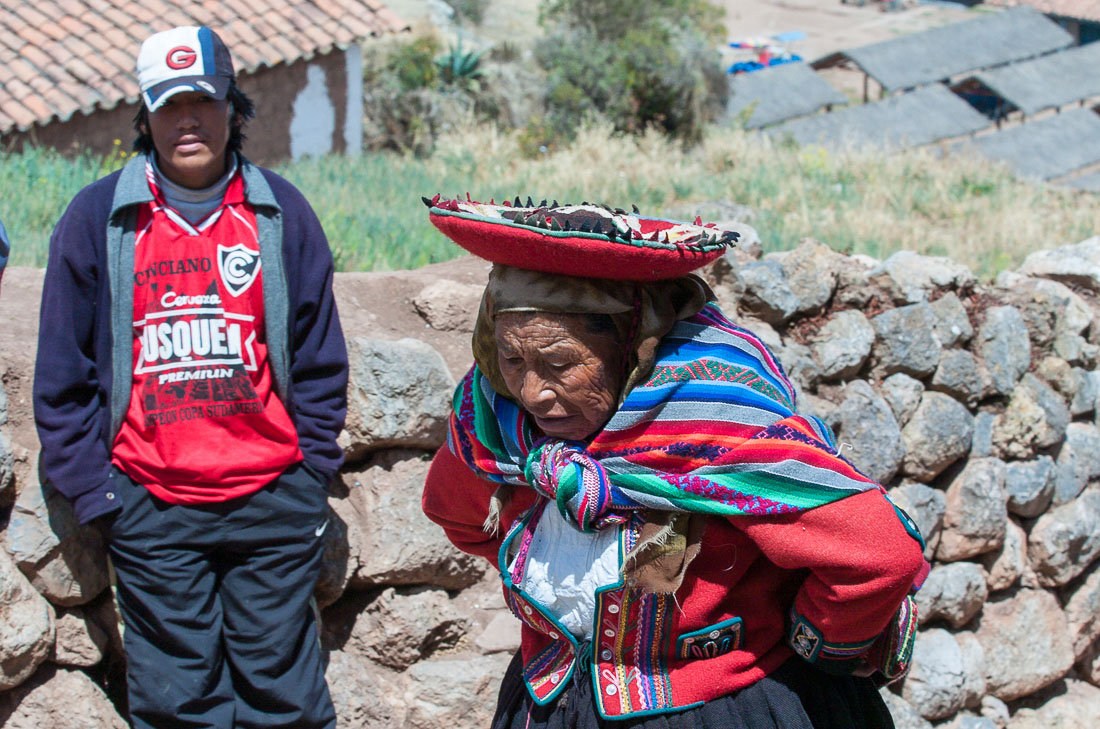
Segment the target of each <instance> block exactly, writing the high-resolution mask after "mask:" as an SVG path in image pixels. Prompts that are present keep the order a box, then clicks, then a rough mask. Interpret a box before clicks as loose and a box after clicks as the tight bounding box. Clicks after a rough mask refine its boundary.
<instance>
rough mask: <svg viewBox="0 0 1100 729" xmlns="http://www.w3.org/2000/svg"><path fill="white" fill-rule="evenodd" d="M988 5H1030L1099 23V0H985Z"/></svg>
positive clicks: (1067, 16)
mask: <svg viewBox="0 0 1100 729" xmlns="http://www.w3.org/2000/svg"><path fill="white" fill-rule="evenodd" d="M986 2H987V3H988V4H990V5H1000V6H1001V7H1006V8H1009V7H1014V6H1016V5H1030V6H1031V7H1033V8H1035V9H1036V10H1038V11H1039V12H1040V13H1046V14H1048V15H1057V16H1059V17H1062V18H1073V19H1075V20H1091V21H1093V22H1098V23H1100V0H986Z"/></svg>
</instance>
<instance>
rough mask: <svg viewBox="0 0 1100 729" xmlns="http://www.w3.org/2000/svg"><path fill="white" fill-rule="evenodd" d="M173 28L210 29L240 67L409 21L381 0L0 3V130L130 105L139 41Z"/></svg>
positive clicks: (297, 55)
mask: <svg viewBox="0 0 1100 729" xmlns="http://www.w3.org/2000/svg"><path fill="white" fill-rule="evenodd" d="M177 25H208V26H210V27H212V28H214V29H215V30H216V31H217V32H218V35H220V36H221V37H222V39H223V40H224V41H225V43H226V45H227V46H229V48H230V51H231V52H232V54H233V62H234V64H235V67H236V70H237V72H238V73H240V72H242V71H243V72H246V73H251V72H253V71H255V70H257V69H259V68H263V67H267V66H274V65H275V64H278V63H285V64H291V63H294V62H295V61H298V60H301V59H309V58H312V57H313V56H315V55H317V54H324V53H328V52H329V51H331V50H332V49H333V48H340V49H344V48H347V47H348V46H349V45H350V44H352V43H355V42H356V41H359V40H361V39H363V38H366V37H369V36H378V35H382V34H384V33H388V32H395V31H399V30H403V29H405V28H407V27H408V26H407V24H406V23H405V22H404V21H403V20H401V19H400V18H399V17H398V16H397V15H395V14H394V13H393V12H392V11H390V10H389V9H388V8H387V7H386V6H385V5H384V4H383V3H382V2H381V0H235V2H215V1H214V0H193V1H191V2H170V1H169V0H140V1H139V0H4V3H3V5H2V7H0V134H4V133H7V132H12V131H26V130H27V129H29V128H30V127H31V126H32V125H34V124H46V123H48V122H50V121H53V120H54V119H57V120H60V121H67V120H68V119H69V118H70V117H72V115H73V114H75V113H76V112H78V111H80V112H83V113H85V114H89V113H91V112H92V111H94V110H95V109H97V108H102V109H111V108H113V107H115V106H116V105H118V104H119V103H120V102H123V101H125V102H129V103H133V102H136V101H137V99H138V86H137V80H136V78H135V74H134V65H135V62H136V59H137V51H138V48H139V47H140V46H141V42H142V41H143V40H145V38H147V37H148V36H149V35H151V34H152V33H156V32H158V31H161V30H167V29H168V28H171V27H174V26H177Z"/></svg>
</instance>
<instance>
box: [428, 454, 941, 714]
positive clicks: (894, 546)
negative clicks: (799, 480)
mask: <svg viewBox="0 0 1100 729" xmlns="http://www.w3.org/2000/svg"><path fill="white" fill-rule="evenodd" d="M495 487H496V484H493V483H491V482H489V481H485V480H483V479H481V478H479V477H478V476H476V475H475V474H474V473H473V472H472V471H471V470H470V469H469V468H467V467H466V465H465V464H463V463H462V462H461V461H460V460H459V459H458V458H456V457H455V456H454V455H453V454H452V453H451V452H450V451H449V450H448V449H447V448H446V447H444V448H442V449H440V451H439V452H438V453H437V454H436V456H435V459H434V461H433V462H432V467H431V470H430V471H429V473H428V478H427V481H426V483H425V485H424V496H423V507H424V513H425V514H427V516H428V518H430V519H431V520H432V521H434V522H436V523H437V524H439V525H440V526H442V527H443V529H444V531H445V532H446V533H447V537H448V538H449V539H450V540H451V542H452V543H453V544H454V545H455V546H456V547H458V548H459V549H461V550H463V551H465V552H469V553H471V554H477V555H481V556H483V557H485V558H486V559H488V560H490V561H492V562H493V563H494V564H496V565H497V566H498V569H500V571H501V578H502V580H503V582H504V593H505V599H506V601H507V602H508V604H509V607H510V608H511V609H512V611H513V612H514V613H515V614H516V615H517V617H518V618H519V619H520V620H521V621H522V622H523V633H522V647H521V650H522V653H523V660H524V665H525V668H524V678H525V681H526V683H527V686H528V690H529V691H530V692H531V695H532V697H533V698H534V699H535V701H536V702H537V703H540V704H545V703H548V702H550V701H552V700H553V699H555V698H556V697H557V696H558V694H560V692H561V690H563V689H564V687H565V686H566V685H568V683H569V679H570V677H571V675H572V672H573V671H574V670H576V666H577V661H576V660H575V659H576V647H577V641H576V639H575V638H574V637H573V636H572V635H570V634H569V632H568V631H567V630H564V629H563V628H562V627H561V626H560V625H559V624H558V623H557V622H556V620H555V619H554V618H553V616H552V615H551V614H550V613H549V612H548V611H546V610H544V609H543V608H542V607H541V606H539V605H538V604H537V603H535V602H534V601H533V600H531V599H530V598H528V597H527V596H526V595H525V594H524V593H523V592H522V591H521V590H519V588H518V587H517V586H515V585H513V584H512V581H511V578H510V576H509V575H508V572H507V569H506V567H507V565H506V564H505V563H504V561H503V560H502V559H501V555H502V554H503V553H504V552H506V551H507V546H508V543H509V542H510V541H512V540H514V539H516V538H517V537H518V535H519V534H520V533H521V532H522V528H521V527H522V521H520V522H519V523H516V522H517V520H522V519H523V517H530V516H531V514H530V511H531V507H532V506H535V505H536V502H537V500H538V497H537V496H536V494H535V493H534V492H533V491H532V490H530V489H525V488H517V489H515V490H514V495H513V498H512V500H511V502H510V503H509V504H508V505H507V506H506V507H505V509H504V513H503V514H502V519H501V523H502V524H513V528H512V529H510V530H508V532H507V533H502V534H498V535H495V536H494V535H492V534H489V533H487V532H485V531H483V529H482V524H483V523H484V521H485V518H486V515H487V514H488V508H489V499H490V496H491V495H492V493H493V491H494V489H495ZM627 528H632V527H630V526H628V527H627ZM925 569H926V563H925V561H924V558H923V555H922V554H921V547H920V545H919V544H918V543H917V542H916V541H915V540H914V539H913V538H912V537H911V536H910V535H909V534H908V532H907V531H906V529H905V527H904V526H903V524H902V523H901V521H900V520H899V518H898V515H897V513H896V512H895V510H894V507H893V505H892V504H891V503H890V502H889V501H887V499H886V498H885V497H884V496H883V495H882V494H881V493H880V492H879V491H877V490H873V491H867V492H864V493H861V494H858V495H855V496H851V497H848V498H846V499H842V500H841V501H837V502H834V503H832V504H828V505H825V506H820V507H817V508H815V509H811V510H808V511H803V512H801V513H798V514H791V515H785V516H775V517H766V518H763V517H732V518H729V519H720V518H717V517H715V518H712V519H709V520H708V523H707V526H706V529H705V531H704V533H703V538H702V544H701V550H700V553H699V556H698V557H696V559H695V560H694V561H692V563H691V565H690V566H689V568H688V571H687V574H686V576H685V578H684V581H683V583H682V584H681V586H680V589H679V590H677V592H676V593H675V595H673V596H669V595H661V594H650V595H646V594H643V593H642V592H641V591H640V590H638V589H637V588H628V587H626V586H625V585H623V584H621V583H619V584H616V585H609V586H606V587H603V588H600V589H598V590H597V599H596V617H595V620H596V625H597V626H598V629H597V631H596V633H595V635H594V636H593V639H592V640H593V644H592V656H591V661H588V660H583V661H582V662H581V663H582V665H585V666H587V665H589V663H590V668H589V669H588V670H590V671H591V680H592V681H593V686H594V694H595V696H596V697H597V702H598V704H599V706H598V707H597V708H598V710H599V713H600V715H601V716H603V717H605V718H609V719H618V718H627V717H628V716H639V715H642V714H647V713H661V712H667V711H677V710H682V709H685V708H688V707H690V706H693V705H697V704H699V703H702V702H705V701H709V700H711V699H715V698H718V697H719V696H723V695H726V694H729V693H732V692H734V691H737V690H739V689H741V688H744V687H745V686H748V685H750V684H752V683H753V682H755V681H758V680H759V679H761V678H763V677H764V676H766V675H767V674H769V673H770V672H772V671H773V670H775V669H776V668H778V667H779V666H780V665H782V664H783V663H784V662H785V661H786V660H787V659H788V658H790V657H791V655H792V653H794V652H795V651H794V650H792V648H791V645H797V646H798V647H799V651H798V652H799V653H800V654H801V655H802V656H803V657H804V658H806V659H807V660H810V661H812V662H815V663H818V664H820V665H822V666H823V667H825V668H826V670H829V667H830V666H832V668H833V670H836V669H842V668H845V667H850V666H851V665H852V662H853V661H854V660H858V658H859V656H861V655H862V654H863V653H864V652H866V651H867V649H868V648H869V647H870V645H871V643H872V642H873V641H874V639H875V638H876V637H877V636H878V634H879V633H880V632H882V631H883V629H884V628H885V627H886V625H887V624H888V623H889V622H890V620H891V618H893V616H894V614H895V612H896V611H897V609H898V605H899V604H900V603H901V602H902V601H903V600H904V598H905V596H906V595H907V593H908V592H909V590H910V588H911V587H912V585H913V582H914V579H915V578H916V577H917V576H918V575H919V574H920V573H921V572H922V571H924V570H925ZM584 658H585V659H587V658H588V657H587V656H586V657H584Z"/></svg>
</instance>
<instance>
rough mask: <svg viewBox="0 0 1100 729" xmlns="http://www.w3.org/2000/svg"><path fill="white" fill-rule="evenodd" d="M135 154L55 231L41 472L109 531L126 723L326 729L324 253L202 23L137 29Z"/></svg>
mask: <svg viewBox="0 0 1100 729" xmlns="http://www.w3.org/2000/svg"><path fill="white" fill-rule="evenodd" d="M137 66H138V81H139V84H140V87H141V91H142V99H143V105H142V108H141V110H140V111H139V113H138V115H137V117H136V119H135V126H136V128H137V130H138V133H139V136H138V139H137V141H136V142H135V147H136V148H137V151H138V152H140V154H139V155H137V156H136V157H134V159H132V160H131V161H130V162H129V163H128V164H127V165H126V167H125V168H124V169H122V170H121V171H119V172H116V173H114V174H112V175H109V176H108V177H105V178H104V179H102V180H99V181H98V182H95V183H93V184H92V185H89V186H88V187H87V188H85V189H84V190H83V191H81V192H80V193H79V194H78V195H77V196H76V198H75V199H74V200H73V201H72V203H71V204H70V205H69V208H68V210H67V211H66V212H65V214H64V216H63V217H62V218H61V221H60V222H59V223H58V225H57V228H56V229H55V230H54V233H53V237H52V239H51V241H50V257H49V265H48V267H47V269H46V280H45V285H44V289H43V294H42V314H41V328H40V333H39V341H38V361H37V366H36V371H35V383H34V408H35V418H36V421H37V424H38V431H39V436H40V438H41V441H42V463H43V467H44V469H45V474H46V476H47V477H48V479H49V481H50V482H51V483H52V484H53V485H54V486H55V487H56V488H57V489H58V490H59V491H60V492H61V493H63V494H65V495H66V496H67V497H68V498H69V499H70V500H71V501H72V503H73V507H74V509H75V512H76V516H77V518H78V520H79V521H80V522H81V523H87V522H90V521H92V520H97V521H98V522H99V523H100V524H101V525H102V529H103V531H104V533H105V534H106V536H107V540H108V544H109V547H110V554H111V559H112V562H113V564H114V567H115V571H116V574H117V582H118V602H119V607H120V609H121V612H122V617H123V619H124V621H125V623H126V632H125V646H126V655H127V661H128V686H129V699H130V713H131V719H132V721H133V724H134V726H135V727H139V728H146V727H149V728H152V727H156V728H158V729H160V728H164V727H173V728H174V727H195V728H198V727H210V728H211V729H213V728H214V727H217V729H229V728H230V727H242V728H243V727H264V728H265V729H274V728H275V727H285V728H287V729H289V728H291V727H293V728H294V729H310V728H313V727H332V726H334V725H335V716H334V712H333V708H332V702H331V700H330V698H329V694H328V689H327V687H326V685H325V680H324V673H323V670H322V665H321V655H320V651H319V646H318V638H317V628H316V625H315V621H314V616H313V611H312V608H311V599H312V592H313V588H314V584H315V582H316V580H317V576H318V572H319V569H320V557H321V548H322V541H323V534H324V531H325V527H326V524H327V521H326V508H327V507H326V498H325V486H326V484H327V483H328V482H329V481H330V480H331V479H332V477H333V475H334V473H335V472H336V469H337V468H339V466H340V463H341V451H340V449H339V448H338V447H337V445H336V436H337V434H338V433H339V432H340V429H341V428H342V426H343V422H344V414H345V408H346V392H345V391H346V386H347V352H346V351H345V348H344V339H343V335H342V333H341V330H340V322H339V320H338V318H337V313H336V305H335V302H334V301H333V295H332V271H333V264H332V255H331V253H330V251H329V248H328V243H327V241H326V240H325V236H324V233H323V231H322V230H321V225H320V223H319V222H318V220H317V217H316V216H315V215H314V213H313V211H312V210H311V209H310V207H309V204H308V203H307V202H306V200H305V199H304V198H303V197H302V195H301V193H299V192H298V190H296V189H295V188H294V187H293V186H292V185H291V184H290V183H288V182H287V181H286V180H284V179H282V178H280V177H278V176H277V175H275V174H273V173H272V172H270V171H268V170H264V169H261V168H258V167H255V166H253V165H252V164H250V163H249V162H248V161H247V160H246V159H245V158H244V157H242V156H241V155H240V154H239V150H240V146H241V141H242V139H243V136H242V134H241V128H242V126H243V124H244V122H245V121H246V120H247V119H248V118H250V117H251V116H252V115H253V111H252V103H251V101H249V100H248V98H247V97H246V96H245V95H244V94H243V93H242V92H241V91H240V90H239V89H238V88H237V87H236V84H235V76H234V71H233V64H232V61H231V59H230V56H229V51H228V50H227V49H226V47H225V44H224V43H223V42H222V41H221V39H220V38H219V37H218V36H217V34H215V33H214V32H213V31H211V30H210V29H209V28H198V27H180V28H174V29H172V30H169V31H165V32H163V33H157V34H155V35H153V36H151V37H150V38H149V39H147V40H146V41H145V43H144V44H143V45H142V47H141V52H140V54H139V57H138V64H137Z"/></svg>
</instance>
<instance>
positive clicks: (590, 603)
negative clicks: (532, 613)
mask: <svg viewBox="0 0 1100 729" xmlns="http://www.w3.org/2000/svg"><path fill="white" fill-rule="evenodd" d="M621 531H622V527H621V526H619V527H610V528H607V529H601V530H600V531H597V532H592V533H585V532H582V531H579V530H577V528H576V527H574V526H572V525H570V524H569V522H567V521H566V520H565V519H564V518H563V517H562V515H561V514H560V513H558V510H557V507H556V506H555V505H554V504H553V503H551V504H547V506H546V508H545V509H543V512H542V516H541V518H540V519H539V523H538V524H537V525H536V526H535V533H534V534H533V535H532V537H531V544H530V546H529V547H528V551H527V565H526V568H525V570H524V575H523V580H522V584H521V585H520V587H522V588H523V590H524V592H526V593H527V594H528V595H530V596H531V597H532V598H533V599H534V600H535V601H537V602H538V603H539V604H540V605H542V606H543V607H545V608H547V610H548V611H549V612H550V613H551V614H552V615H553V616H554V617H556V618H558V620H559V621H560V622H561V624H562V626H563V627H565V629H566V630H568V631H569V632H570V633H572V634H573V635H574V636H576V637H577V638H580V639H581V640H588V639H590V638H591V637H592V620H593V615H594V613H595V611H596V588H598V587H603V586H604V585H610V584H614V583H616V582H618V581H619V569H620V567H621V564H620V561H619V535H620V533H621ZM514 564H515V559H513V560H512V564H509V565H508V568H509V570H511V569H512V568H513V566H514Z"/></svg>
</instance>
